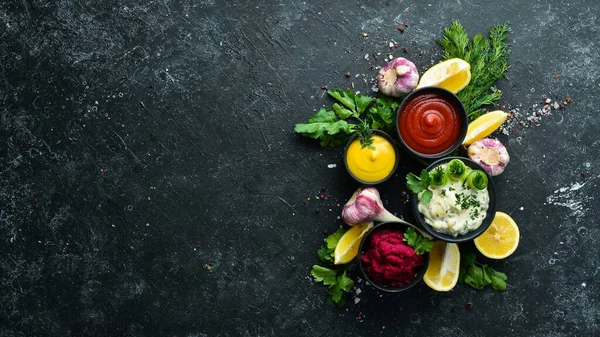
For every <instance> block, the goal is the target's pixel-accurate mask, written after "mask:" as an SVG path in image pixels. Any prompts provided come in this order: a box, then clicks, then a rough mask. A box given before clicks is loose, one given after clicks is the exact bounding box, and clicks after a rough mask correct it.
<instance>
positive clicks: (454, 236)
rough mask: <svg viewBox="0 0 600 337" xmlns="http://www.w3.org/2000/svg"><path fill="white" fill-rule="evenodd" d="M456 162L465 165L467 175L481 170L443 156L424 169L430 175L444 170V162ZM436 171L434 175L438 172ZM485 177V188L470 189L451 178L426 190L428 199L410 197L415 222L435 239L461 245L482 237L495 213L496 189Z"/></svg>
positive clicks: (466, 162) (416, 195) (418, 195)
mask: <svg viewBox="0 0 600 337" xmlns="http://www.w3.org/2000/svg"><path fill="white" fill-rule="evenodd" d="M453 159H458V160H460V161H462V163H464V165H465V166H466V170H467V174H468V172H469V171H471V170H481V171H483V173H485V171H484V170H483V168H482V167H481V166H479V165H478V164H477V163H476V162H474V161H472V160H471V159H469V158H465V157H446V158H443V159H440V160H438V161H436V162H434V163H432V164H431V165H429V167H427V169H426V170H427V171H428V172H429V173H430V174H431V173H432V172H434V170H438V171H439V172H442V170H444V171H446V170H448V163H449V162H450V161H452V160H453ZM439 172H438V173H439ZM485 175H486V176H487V187H485V188H483V189H477V188H472V187H470V186H469V184H467V183H466V180H465V179H460V178H459V179H451V178H450V177H448V179H447V181H446V183H444V184H442V185H441V186H432V185H431V184H430V185H429V187H428V188H427V189H428V190H430V191H431V192H432V197H431V200H430V201H429V202H427V203H424V202H422V201H421V199H422V195H423V192H420V193H418V194H413V195H412V200H411V202H412V210H413V214H414V216H415V219H416V220H417V222H418V223H419V224H420V225H421V226H422V227H423V229H425V231H427V232H428V233H429V234H431V236H433V237H435V238H436V239H439V240H442V241H445V242H453V243H461V242H466V241H471V240H473V239H475V238H476V237H478V236H479V235H481V234H483V232H485V230H486V229H487V228H488V227H489V226H490V224H491V223H492V221H493V220H494V216H495V214H496V188H495V186H494V182H493V181H492V177H491V176H489V174H487V173H485Z"/></svg>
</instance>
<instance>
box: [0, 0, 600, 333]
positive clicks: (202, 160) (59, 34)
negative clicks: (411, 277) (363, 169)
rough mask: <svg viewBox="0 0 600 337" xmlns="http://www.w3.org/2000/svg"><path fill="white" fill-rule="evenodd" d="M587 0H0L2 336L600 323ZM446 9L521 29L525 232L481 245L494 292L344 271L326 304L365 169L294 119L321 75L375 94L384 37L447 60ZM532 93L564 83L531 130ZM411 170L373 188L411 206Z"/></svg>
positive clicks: (512, 79)
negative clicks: (497, 251)
mask: <svg viewBox="0 0 600 337" xmlns="http://www.w3.org/2000/svg"><path fill="white" fill-rule="evenodd" d="M598 13H600V6H599V5H598V4H597V2H595V1H593V0H587V1H583V0H572V1H535V2H533V1H532V2H523V1H516V0H509V1H502V2H498V1H477V2H475V1H434V0H430V1H426V2H424V1H409V0H404V1H398V0H397V1H369V2H368V3H367V2H365V4H361V3H360V2H358V1H328V2H323V1H306V2H300V1H291V0H283V1H236V2H234V1H215V0H212V1H211V0H199V1H191V0H186V1H171V0H156V1H146V0H137V1H134V0H126V1H91V0H85V1H84V0H82V1H72V0H61V1H52V2H48V1H39V0H27V1H26V0H5V1H2V2H1V3H0V102H1V103H0V336H2V337H4V336H187V337H192V336H194V337H200V336H203V337H204V336H211V337H212V336H285V335H288V336H359V335H372V334H375V333H377V334H379V333H380V332H381V335H393V336H397V335H425V334H427V335H436V336H455V335H459V334H468V335H470V336H525V335H527V336H591V335H595V334H598V332H599V330H600V317H599V316H600V313H599V312H600V303H599V301H600V298H599V295H598V294H599V292H598V283H597V281H596V280H597V276H598V273H599V271H600V266H599V264H600V258H599V256H600V254H599V253H600V251H599V248H598V247H599V245H598V243H597V240H598V239H599V238H600V233H599V229H598V220H597V219H598V216H599V215H600V214H599V210H600V208H599V206H598V204H599V202H600V200H599V199H600V194H599V193H598V185H599V181H600V180H599V179H598V177H600V175H599V174H598V172H597V169H598V167H599V166H600V159H599V158H600V140H599V138H598V134H599V131H600V130H599V129H598V123H599V120H598V109H597V104H598V103H597V101H598V100H597V96H598V92H599V89H600V88H599V86H600V83H599V81H598V78H599V76H600V68H599V67H598V64H599V62H600V59H599V56H598V53H597V50H598V48H599V47H600V42H599V38H598V36H599V35H600V29H599V28H598V27H599V25H598V19H597V16H598ZM455 18H456V19H460V20H461V22H462V23H463V24H464V25H465V26H466V27H467V30H468V31H469V32H470V33H476V32H487V30H488V29H489V27H490V26H491V25H492V24H494V23H499V22H503V21H507V20H508V21H510V23H511V28H512V33H511V36H510V42H511V48H512V55H511V59H510V64H511V66H512V67H511V69H510V71H509V73H508V76H509V79H508V80H502V81H501V82H500V83H499V85H498V87H499V88H500V89H502V90H503V91H504V98H503V99H502V104H503V105H506V109H509V108H510V109H518V111H520V113H521V115H520V117H515V118H514V119H513V120H512V122H511V126H512V128H511V132H510V134H509V135H500V139H501V140H502V141H503V142H504V143H505V144H506V145H507V147H508V149H509V152H510V154H511V156H512V162H511V164H510V165H509V166H508V169H507V171H506V172H505V173H504V174H503V175H502V176H500V177H498V178H497V179H495V181H496V184H497V188H498V191H499V194H498V208H499V210H503V211H505V212H507V213H509V214H511V215H512V217H513V218H514V219H515V220H516V221H517V223H518V224H519V225H520V228H521V234H522V238H521V240H522V241H521V245H520V247H519V249H518V250H517V251H516V253H515V254H514V255H513V256H511V257H510V258H509V259H506V260H504V261H500V262H497V263H494V264H493V266H494V267H495V268H497V269H499V270H502V271H504V272H506V273H507V274H508V276H509V287H508V290H507V291H506V292H504V293H496V292H492V291H491V290H485V291H475V290H472V289H470V288H467V287H460V286H459V287H457V288H455V290H453V291H452V292H450V293H447V294H444V293H435V292H433V291H432V290H430V289H428V288H427V287H426V286H424V285H423V286H420V287H418V288H416V289H414V290H413V291H411V292H407V293H403V294H400V295H383V296H382V295H381V294H379V293H378V292H376V291H374V290H373V289H372V288H369V287H366V286H365V285H364V284H357V285H358V286H359V287H360V288H361V290H362V293H361V294H360V295H359V298H360V299H361V300H360V302H359V303H358V304H356V305H355V304H354V303H353V301H352V297H349V302H350V304H349V305H347V306H346V308H344V309H342V310H338V309H334V308H331V307H329V306H327V305H326V304H325V292H326V290H325V288H324V287H323V286H321V285H316V284H314V283H313V282H312V281H311V279H310V277H308V275H309V269H310V267H311V265H312V264H314V263H316V262H317V260H316V257H315V252H316V250H317V248H318V246H319V245H320V242H321V240H322V239H323V234H322V232H323V230H324V229H328V230H329V231H332V230H334V229H335V228H336V227H337V226H339V225H340V224H341V221H340V220H338V219H337V216H338V215H339V214H340V209H341V206H338V204H339V205H343V203H344V202H345V200H346V199H347V198H349V197H350V195H351V193H352V191H353V190H354V189H355V188H356V184H355V183H354V182H353V181H352V180H350V178H349V177H348V176H347V175H346V173H345V171H344V169H343V165H342V153H341V150H340V149H322V148H320V147H319V146H318V145H317V144H315V143H314V142H312V141H310V140H306V139H301V138H300V137H298V136H296V135H294V133H293V131H292V130H293V126H294V124H295V123H297V122H301V121H303V120H305V118H306V117H307V116H308V115H310V114H311V113H312V112H313V109H316V108H318V107H320V106H322V105H327V104H330V103H331V102H330V101H329V100H328V98H327V97H326V95H324V93H323V91H322V90H321V89H320V87H321V86H324V85H327V86H329V87H341V88H345V87H350V86H351V85H352V83H354V85H355V87H356V90H360V91H361V92H363V93H366V92H370V88H371V84H370V80H371V79H372V78H373V77H374V76H375V72H374V71H371V70H370V69H369V67H371V66H377V65H382V64H383V61H382V60H381V58H382V56H384V55H386V54H392V55H394V56H405V57H408V58H410V59H411V60H413V61H414V62H415V63H416V64H417V66H418V67H419V70H420V71H423V70H424V69H425V68H426V67H428V66H430V65H431V64H433V63H435V62H438V61H439V60H440V59H441V52H440V48H439V47H438V46H437V45H436V43H435V39H436V38H438V37H440V35H441V32H442V29H443V27H445V26H447V25H448V24H449V23H450V22H451V20H452V19H455ZM404 21H407V22H408V23H409V27H408V28H406V31H405V33H404V34H401V33H399V32H398V30H397V28H396V27H397V25H399V24H401V23H403V22H404ZM363 32H367V33H368V37H367V38H364V37H363V36H362V33H363ZM390 40H393V41H396V42H398V44H399V47H400V49H398V50H394V51H390V48H389V47H388V43H389V41H390ZM404 47H406V48H408V53H403V52H402V48H404ZM378 53H381V55H380V56H379V59H378V60H375V59H374V58H375V56H377V54H378ZM365 54H370V55H371V56H370V57H369V60H365V58H364V55H365ZM348 71H349V72H351V73H352V77H350V78H346V77H345V76H344V74H345V73H346V72H348ZM557 74H558V75H559V76H558V78H557V77H556V75H557ZM356 76H358V77H356ZM544 95H548V96H549V97H551V98H552V100H555V99H559V101H562V100H564V99H565V98H566V97H571V98H572V99H573V103H571V104H569V105H568V106H567V108H566V109H564V110H562V109H559V110H553V111H552V115H551V116H544V117H543V118H542V119H541V121H539V123H537V124H539V126H531V127H528V128H525V127H522V126H521V125H520V123H519V122H520V121H526V115H527V114H531V113H532V111H533V112H535V110H536V109H537V108H539V106H538V107H537V108H533V105H534V104H540V103H541V101H542V98H543V96H544ZM516 130H518V131H516ZM328 164H337V168H333V169H330V168H328V166H327V165H328ZM419 168H420V167H419V165H418V164H417V163H415V162H414V161H413V160H412V159H410V158H408V157H406V156H405V157H404V159H403V162H402V165H401V166H400V168H399V170H398V173H397V176H396V177H394V178H393V179H391V180H390V181H388V182H386V183H385V184H384V185H383V186H381V192H382V196H383V198H384V200H385V203H386V207H388V209H389V210H390V211H392V212H394V213H397V214H399V215H402V214H403V216H404V217H405V218H406V219H407V220H412V215H411V213H410V209H409V205H408V204H407V203H406V197H405V195H403V194H402V189H403V187H404V181H403V180H404V179H403V176H404V175H405V174H406V173H407V172H409V171H411V170H416V169H419ZM323 185H325V186H326V187H327V190H326V192H325V195H326V196H327V198H326V199H324V200H320V199H319V200H316V198H315V197H316V196H318V195H320V189H321V186H323ZM309 197H310V198H311V200H310V201H309V200H307V198H309ZM316 208H319V209H320V210H321V212H320V213H316V212H315V209H316ZM330 210H331V211H330ZM211 270H212V271H211ZM354 276H357V275H356V274H355V275H354ZM468 301H472V303H473V310H472V311H466V310H465V304H466V303H467V302H468ZM359 313H362V315H364V318H363V319H362V320H358V319H357V316H358V315H359Z"/></svg>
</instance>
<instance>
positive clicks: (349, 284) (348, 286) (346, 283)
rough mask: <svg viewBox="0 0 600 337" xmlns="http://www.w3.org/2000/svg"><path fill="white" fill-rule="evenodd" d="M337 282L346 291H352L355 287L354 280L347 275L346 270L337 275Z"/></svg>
mask: <svg viewBox="0 0 600 337" xmlns="http://www.w3.org/2000/svg"><path fill="white" fill-rule="evenodd" d="M337 284H338V286H339V287H340V289H342V290H343V291H345V292H350V290H352V288H353V287H354V281H353V280H352V279H351V278H349V277H348V276H347V275H346V272H344V273H342V275H339V276H338V277H337Z"/></svg>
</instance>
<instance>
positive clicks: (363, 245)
mask: <svg viewBox="0 0 600 337" xmlns="http://www.w3.org/2000/svg"><path fill="white" fill-rule="evenodd" d="M408 227H409V226H408V225H406V224H404V223H401V222H382V223H380V224H379V225H377V226H375V227H373V228H371V230H370V231H368V232H367V234H365V237H364V238H363V240H362V242H361V243H360V247H359V249H358V266H359V268H360V271H361V272H362V274H363V276H364V278H365V279H366V280H367V281H369V283H370V284H371V285H373V287H375V288H377V289H379V290H381V291H385V292H389V293H397V292H401V291H404V290H407V289H410V288H412V287H414V286H415V285H416V284H418V283H419V282H421V281H422V280H423V276H425V272H426V271H427V267H428V266H429V253H425V254H423V262H424V263H423V265H422V266H420V267H418V269H417V271H416V275H415V277H414V278H413V279H412V281H410V283H408V284H405V285H403V286H402V287H388V286H385V285H381V284H377V283H375V282H374V281H373V280H372V279H371V278H370V277H369V275H367V272H366V271H365V268H364V266H363V262H362V259H361V256H362V254H363V250H364V249H367V248H369V247H368V245H369V244H370V242H369V241H370V240H369V238H370V236H371V234H372V233H373V232H375V231H378V230H381V229H385V228H394V229H397V230H399V231H401V232H402V233H404V232H406V229H407V228H408Z"/></svg>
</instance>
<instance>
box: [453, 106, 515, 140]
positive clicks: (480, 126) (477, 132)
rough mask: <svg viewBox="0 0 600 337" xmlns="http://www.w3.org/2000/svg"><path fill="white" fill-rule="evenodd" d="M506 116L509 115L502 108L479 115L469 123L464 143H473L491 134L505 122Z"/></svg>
mask: <svg viewBox="0 0 600 337" xmlns="http://www.w3.org/2000/svg"><path fill="white" fill-rule="evenodd" d="M506 117H508V114H507V113H506V112H504V111H502V110H496V111H490V112H488V113H486V114H484V115H481V116H479V117H477V119H475V120H474V121H472V122H471V123H469V128H468V129H467V136H466V137H465V140H464V141H463V144H464V145H470V144H471V143H474V142H476V141H478V140H480V139H483V138H485V137H487V136H489V135H490V134H491V133H492V132H494V131H496V129H498V128H499V127H500V125H502V123H504V121H505V120H506Z"/></svg>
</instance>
